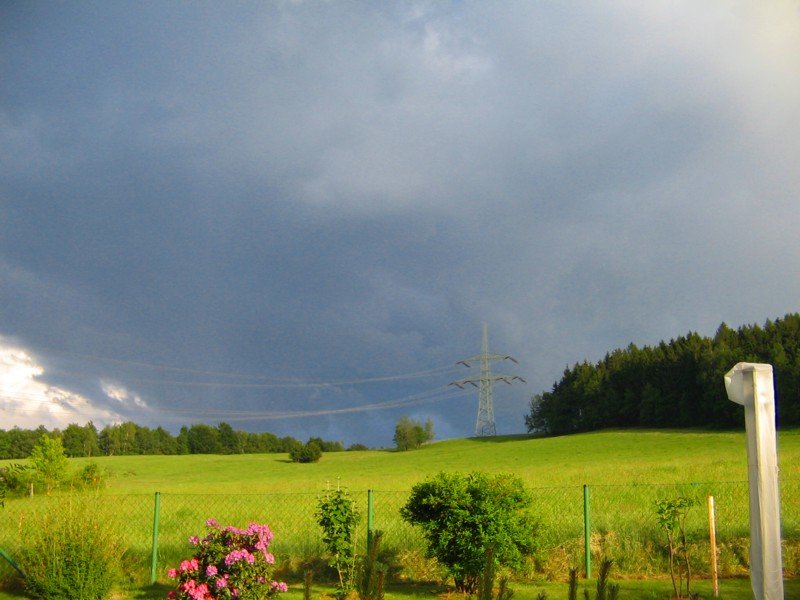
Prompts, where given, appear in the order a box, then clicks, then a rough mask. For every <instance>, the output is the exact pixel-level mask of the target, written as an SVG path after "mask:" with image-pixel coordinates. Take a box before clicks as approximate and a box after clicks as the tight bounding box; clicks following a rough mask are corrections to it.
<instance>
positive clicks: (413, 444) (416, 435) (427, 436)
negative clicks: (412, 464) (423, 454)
mask: <svg viewBox="0 0 800 600" xmlns="http://www.w3.org/2000/svg"><path fill="white" fill-rule="evenodd" d="M431 440H433V421H431V420H430V419H428V420H427V421H426V422H425V424H424V425H423V424H422V423H420V422H419V421H415V420H414V419H410V418H408V417H405V416H403V417H400V419H398V421H397V423H396V424H395V426H394V443H395V446H397V449H398V450H413V449H415V448H419V447H420V446H421V445H422V444H424V443H426V442H430V441H431Z"/></svg>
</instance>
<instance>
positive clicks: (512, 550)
mask: <svg viewBox="0 0 800 600" xmlns="http://www.w3.org/2000/svg"><path fill="white" fill-rule="evenodd" d="M532 501H533V500H532V497H531V496H530V494H529V493H528V492H527V491H526V490H525V488H524V486H523V483H522V480H521V479H519V478H518V477H515V476H513V475H508V474H498V475H487V474H485V473H477V472H476V473H470V474H468V475H464V474H461V473H452V474H450V473H439V474H438V475H435V476H434V477H431V478H429V479H427V480H426V481H424V482H422V483H419V484H417V485H415V486H414V487H413V489H412V490H411V496H410V498H409V499H408V502H407V503H406V504H405V506H404V507H403V508H402V509H401V511H400V514H401V515H402V517H403V519H405V520H406V521H407V522H409V523H411V524H412V525H419V526H420V527H421V528H422V530H423V532H424V534H425V538H426V541H427V545H428V548H427V556H428V557H429V558H435V559H436V560H437V561H438V562H439V564H441V565H443V566H444V567H445V568H446V569H447V570H448V572H449V573H450V575H451V576H452V577H453V579H454V580H455V584H456V588H457V589H458V590H459V591H462V592H466V593H469V594H474V593H475V592H476V590H477V589H478V583H479V580H480V576H481V573H483V572H484V570H485V568H486V556H487V549H489V548H492V549H493V550H492V560H493V564H494V566H495V567H498V566H504V567H509V568H512V569H513V568H519V567H521V566H522V563H523V561H524V559H525V557H526V556H528V555H530V554H532V553H533V552H534V550H535V548H536V542H535V539H536V534H537V532H538V530H539V523H538V520H537V519H536V518H535V517H534V515H533V513H532V511H531V504H532Z"/></svg>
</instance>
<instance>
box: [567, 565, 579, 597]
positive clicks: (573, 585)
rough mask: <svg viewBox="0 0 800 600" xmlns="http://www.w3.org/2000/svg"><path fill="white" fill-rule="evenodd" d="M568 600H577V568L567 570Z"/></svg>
mask: <svg viewBox="0 0 800 600" xmlns="http://www.w3.org/2000/svg"><path fill="white" fill-rule="evenodd" d="M567 598H569V600H578V568H577V567H570V569H569V594H568V595H567Z"/></svg>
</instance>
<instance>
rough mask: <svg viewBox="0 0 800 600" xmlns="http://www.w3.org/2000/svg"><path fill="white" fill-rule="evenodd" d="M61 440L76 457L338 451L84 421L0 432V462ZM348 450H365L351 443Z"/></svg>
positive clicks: (213, 431) (324, 445) (225, 432)
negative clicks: (47, 440) (53, 439)
mask: <svg viewBox="0 0 800 600" xmlns="http://www.w3.org/2000/svg"><path fill="white" fill-rule="evenodd" d="M43 434H45V435H48V436H50V437H57V438H59V439H60V440H61V444H62V446H63V448H64V453H65V454H66V455H67V456H69V457H76V456H89V457H91V456H122V455H135V454H263V453H271V452H287V453H289V454H292V453H295V454H296V453H299V452H301V450H302V449H303V448H304V447H306V446H308V445H309V444H311V445H314V446H316V447H318V448H319V449H320V450H321V451H322V452H340V451H342V450H344V446H343V445H342V443H341V442H333V441H327V440H323V439H322V438H318V437H312V438H310V439H309V440H308V442H306V443H305V444H303V443H302V442H300V441H299V440H297V439H295V438H293V437H291V436H286V437H278V436H276V435H275V434H273V433H269V432H262V433H252V432H248V431H239V430H234V429H233V427H231V426H230V425H229V424H228V423H224V422H223V423H220V424H219V425H217V426H212V425H205V424H195V425H192V426H190V427H185V426H184V427H181V429H180V432H179V433H178V435H177V436H175V435H172V434H171V433H170V432H169V431H167V430H166V429H164V428H163V427H156V428H155V429H151V428H149V427H145V426H142V425H137V424H136V423H133V422H131V421H126V422H124V423H116V424H113V425H107V426H105V427H104V428H103V429H102V430H99V431H98V429H97V427H95V425H94V423H92V422H91V421H89V422H88V423H86V424H85V425H77V424H75V423H72V424H70V425H68V426H67V427H66V428H64V430H63V431H62V430H59V429H54V430H53V431H48V430H47V429H46V428H45V427H44V426H39V427H38V428H36V429H20V428H19V427H14V428H13V429H9V430H7V431H6V430H3V429H0V459H17V458H28V457H29V456H30V455H31V452H32V451H33V448H34V447H35V446H36V444H37V442H39V440H40V439H41V438H42V435H43ZM349 449H352V450H358V449H366V448H365V447H364V446H362V445H360V444H354V445H353V446H351V447H350V448H349Z"/></svg>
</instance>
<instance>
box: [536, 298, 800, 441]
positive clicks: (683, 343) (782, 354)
mask: <svg viewBox="0 0 800 600" xmlns="http://www.w3.org/2000/svg"><path fill="white" fill-rule="evenodd" d="M739 362H757V363H769V364H771V365H772V367H773V374H774V377H775V403H776V415H777V420H778V423H779V424H780V425H783V426H789V427H791V426H798V425H800V314H797V313H794V314H788V315H786V316H785V317H783V318H779V319H776V320H775V321H771V320H768V321H767V322H766V323H765V324H764V325H763V326H759V325H746V326H742V327H740V328H738V329H736V330H734V329H731V328H730V327H729V326H728V325H726V324H725V323H722V324H721V325H720V326H719V327H718V328H717V331H716V333H715V334H714V337H711V338H709V337H702V336H700V335H698V334H697V333H693V332H690V333H688V334H687V335H685V336H681V337H679V338H677V339H672V340H670V341H669V342H664V341H662V342H661V343H659V344H658V345H657V346H653V347H651V346H644V347H643V348H639V347H637V346H636V345H634V344H631V345H629V346H628V347H627V348H625V349H617V350H614V351H613V352H610V353H608V354H606V355H605V357H604V358H603V359H602V360H600V361H598V362H596V363H594V364H590V363H589V362H588V361H584V362H581V363H576V364H575V365H574V366H572V367H571V368H566V369H565V370H564V373H563V376H562V377H561V379H560V380H559V381H557V382H556V383H555V384H554V385H553V388H552V390H551V391H549V392H545V393H542V394H537V395H535V396H533V398H531V401H530V412H529V414H528V415H526V416H525V425H526V427H527V429H528V431H529V432H542V433H549V434H564V433H573V432H581V431H592V430H597V429H604V428H615V427H621V428H625V427H682V428H683V427H711V428H729V427H734V426H740V425H742V422H743V416H742V415H743V413H742V410H741V407H739V406H737V405H735V404H734V403H733V402H730V401H729V400H728V399H727V395H726V393H725V386H724V381H723V376H724V375H725V373H726V372H728V371H729V370H730V369H731V368H732V367H733V366H734V365H735V364H736V363H739Z"/></svg>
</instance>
